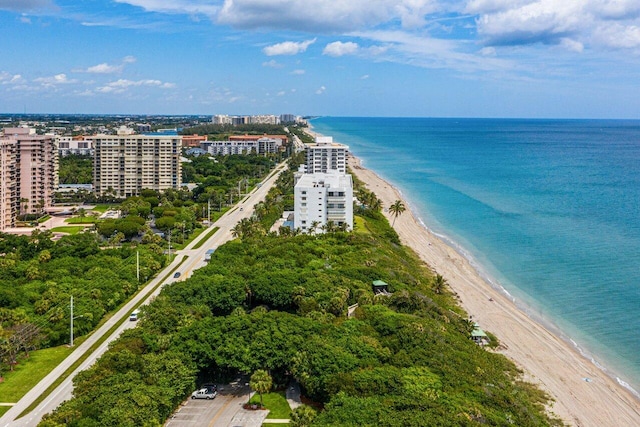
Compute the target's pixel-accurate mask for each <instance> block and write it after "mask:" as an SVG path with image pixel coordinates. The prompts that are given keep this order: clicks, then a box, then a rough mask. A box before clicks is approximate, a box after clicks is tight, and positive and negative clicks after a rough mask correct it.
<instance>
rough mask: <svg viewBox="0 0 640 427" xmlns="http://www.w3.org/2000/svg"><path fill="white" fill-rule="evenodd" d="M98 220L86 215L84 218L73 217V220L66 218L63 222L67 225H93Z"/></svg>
mask: <svg viewBox="0 0 640 427" xmlns="http://www.w3.org/2000/svg"><path fill="white" fill-rule="evenodd" d="M97 220H98V218H96V217H95V216H91V215H87V216H85V217H84V218H80V217H79V216H74V217H73V218H67V219H65V220H64V222H66V223H67V224H93V223H95V222H96V221H97Z"/></svg>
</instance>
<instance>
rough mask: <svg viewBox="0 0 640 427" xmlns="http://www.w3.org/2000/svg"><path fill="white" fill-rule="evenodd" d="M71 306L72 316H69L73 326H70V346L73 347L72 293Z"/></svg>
mask: <svg viewBox="0 0 640 427" xmlns="http://www.w3.org/2000/svg"><path fill="white" fill-rule="evenodd" d="M69 307H70V312H71V316H69V318H70V319H71V326H70V327H69V331H70V332H69V335H70V337H69V347H73V295H71V303H70V304H69Z"/></svg>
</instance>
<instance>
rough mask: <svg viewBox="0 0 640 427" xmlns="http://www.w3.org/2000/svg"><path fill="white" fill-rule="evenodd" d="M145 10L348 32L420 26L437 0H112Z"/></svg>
mask: <svg viewBox="0 0 640 427" xmlns="http://www.w3.org/2000/svg"><path fill="white" fill-rule="evenodd" d="M116 1H118V2H120V3H128V4H131V5H134V6H138V7H141V8H143V9H144V10H147V11H153V12H160V13H167V14H175V13H181V14H185V15H190V16H193V15H197V14H201V15H206V16H208V17H210V18H211V19H213V20H215V21H217V22H218V23H220V24H223V25H232V26H235V27H241V28H277V29H279V30H286V29H289V30H296V31H302V32H316V33H318V32H320V33H332V32H336V31H341V32H348V31H353V30H361V29H365V28H369V27H374V26H377V25H380V24H384V23H389V22H400V23H401V25H402V26H403V27H404V28H415V27H419V26H422V25H424V20H425V16H426V15H428V14H430V13H433V12H434V11H436V10H438V7H439V3H438V0H376V1H370V0H349V1H335V0H224V1H223V3H222V6H218V5H217V4H212V3H218V2H212V1H211V0H172V1H166V0H116Z"/></svg>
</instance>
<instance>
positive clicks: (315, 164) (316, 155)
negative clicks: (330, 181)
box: [305, 136, 349, 173]
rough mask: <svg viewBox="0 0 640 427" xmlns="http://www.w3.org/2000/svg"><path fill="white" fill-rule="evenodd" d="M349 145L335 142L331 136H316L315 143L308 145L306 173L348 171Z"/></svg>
mask: <svg viewBox="0 0 640 427" xmlns="http://www.w3.org/2000/svg"><path fill="white" fill-rule="evenodd" d="M348 153H349V147H348V146H346V145H344V144H338V143H336V142H333V138H332V137H330V136H323V137H316V142H315V144H309V145H307V146H306V164H305V171H306V173H327V172H329V171H333V170H335V171H338V172H340V173H347V156H348Z"/></svg>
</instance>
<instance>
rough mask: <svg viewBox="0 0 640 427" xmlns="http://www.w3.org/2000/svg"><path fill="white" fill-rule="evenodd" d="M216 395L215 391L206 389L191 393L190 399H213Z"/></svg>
mask: <svg viewBox="0 0 640 427" xmlns="http://www.w3.org/2000/svg"><path fill="white" fill-rule="evenodd" d="M217 395H218V392H217V391H213V390H210V389H207V388H203V389H200V390H197V391H194V392H193V393H191V398H192V399H207V400H209V399H214V398H215V397H216V396H217Z"/></svg>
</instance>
